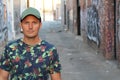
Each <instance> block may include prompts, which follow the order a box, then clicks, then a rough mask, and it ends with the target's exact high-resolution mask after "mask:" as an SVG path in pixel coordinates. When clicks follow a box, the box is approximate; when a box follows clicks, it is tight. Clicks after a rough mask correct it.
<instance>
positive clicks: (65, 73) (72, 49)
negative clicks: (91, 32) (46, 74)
mask: <svg viewBox="0 0 120 80" xmlns="http://www.w3.org/2000/svg"><path fill="white" fill-rule="evenodd" d="M40 36H41V38H42V39H45V40H47V41H49V42H50V43H52V44H54V45H55V46H56V47H57V49H58V53H59V55H60V62H61V64H62V80H120V69H118V67H117V63H116V61H114V60H106V59H105V58H104V57H103V56H101V55H100V53H98V52H97V50H95V49H93V48H91V46H89V45H87V44H86V43H85V42H84V40H83V39H82V37H81V36H76V35H74V34H72V33H71V32H69V31H65V30H64V28H63V26H61V23H60V21H46V22H43V25H42V28H41V30H40Z"/></svg>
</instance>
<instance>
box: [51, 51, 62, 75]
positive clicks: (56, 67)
mask: <svg viewBox="0 0 120 80" xmlns="http://www.w3.org/2000/svg"><path fill="white" fill-rule="evenodd" d="M50 53H51V54H52V56H51V58H50V60H51V64H50V70H49V71H50V74H54V73H59V72H61V64H60V60H59V55H58V53H57V49H53V50H52V52H50Z"/></svg>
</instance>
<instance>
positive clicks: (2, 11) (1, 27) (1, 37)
mask: <svg viewBox="0 0 120 80" xmlns="http://www.w3.org/2000/svg"><path fill="white" fill-rule="evenodd" d="M7 31H8V30H7V9H6V5H5V4H3V3H2V2H0V47H1V46H3V45H5V43H6V42H7V40H8V36H7V35H8V33H7ZM1 48H2V47H1Z"/></svg>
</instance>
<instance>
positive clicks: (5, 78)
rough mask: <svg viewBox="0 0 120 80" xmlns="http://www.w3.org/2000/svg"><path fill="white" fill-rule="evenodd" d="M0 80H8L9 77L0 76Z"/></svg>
mask: <svg viewBox="0 0 120 80" xmlns="http://www.w3.org/2000/svg"><path fill="white" fill-rule="evenodd" d="M0 80H8V77H3V76H1V75H0Z"/></svg>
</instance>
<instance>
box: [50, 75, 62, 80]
mask: <svg viewBox="0 0 120 80" xmlns="http://www.w3.org/2000/svg"><path fill="white" fill-rule="evenodd" d="M50 76H51V80H62V79H61V74H60V73H54V74H50Z"/></svg>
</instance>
